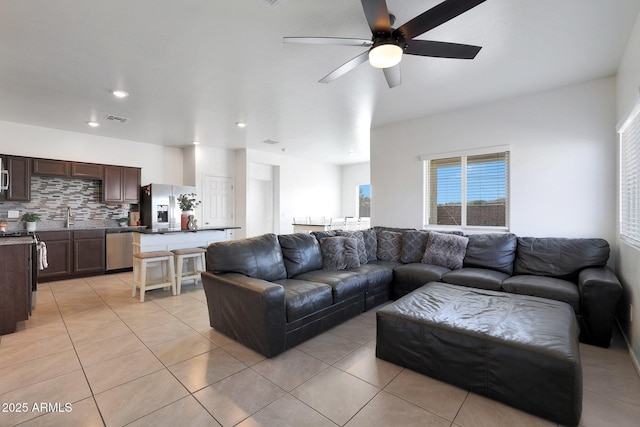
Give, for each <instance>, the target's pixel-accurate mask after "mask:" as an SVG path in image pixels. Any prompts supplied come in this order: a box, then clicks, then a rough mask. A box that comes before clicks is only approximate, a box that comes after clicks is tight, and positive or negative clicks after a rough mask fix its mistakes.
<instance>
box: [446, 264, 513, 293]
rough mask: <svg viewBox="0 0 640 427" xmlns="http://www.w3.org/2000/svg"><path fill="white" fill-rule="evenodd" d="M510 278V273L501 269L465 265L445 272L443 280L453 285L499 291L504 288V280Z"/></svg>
mask: <svg viewBox="0 0 640 427" xmlns="http://www.w3.org/2000/svg"><path fill="white" fill-rule="evenodd" d="M508 278H509V275H508V274H506V273H502V272H500V271H495V270H489V269H486V268H473V267H463V268H460V269H458V270H453V271H450V272H449V273H445V274H444V275H443V276H442V281H443V282H445V283H451V284H453V285H461V286H469V287H471V288H478V289H488V290H492V291H499V290H500V289H501V288H502V282H503V281H504V280H506V279H508Z"/></svg>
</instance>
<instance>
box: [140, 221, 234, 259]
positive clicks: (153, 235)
mask: <svg viewBox="0 0 640 427" xmlns="http://www.w3.org/2000/svg"><path fill="white" fill-rule="evenodd" d="M239 228H240V227H231V226H229V227H207V228H200V229H197V230H180V229H175V228H158V229H156V228H147V229H138V230H134V231H135V232H134V233H133V253H134V254H135V253H138V252H155V251H172V250H174V249H187V248H198V247H201V248H206V247H207V246H209V245H210V244H211V243H215V242H222V241H225V240H233V231H234V230H237V229H239Z"/></svg>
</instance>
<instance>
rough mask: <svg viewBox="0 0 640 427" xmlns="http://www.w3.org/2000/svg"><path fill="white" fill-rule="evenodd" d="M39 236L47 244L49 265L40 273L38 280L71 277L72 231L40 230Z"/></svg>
mask: <svg viewBox="0 0 640 427" xmlns="http://www.w3.org/2000/svg"><path fill="white" fill-rule="evenodd" d="M37 234H38V237H39V238H40V240H41V241H42V242H44V243H45V244H46V245H47V261H48V264H49V266H48V267H47V268H45V269H44V270H40V271H39V273H38V282H47V281H49V280H61V279H66V278H68V277H71V275H72V271H73V270H72V265H71V249H72V247H71V231H38V233H37Z"/></svg>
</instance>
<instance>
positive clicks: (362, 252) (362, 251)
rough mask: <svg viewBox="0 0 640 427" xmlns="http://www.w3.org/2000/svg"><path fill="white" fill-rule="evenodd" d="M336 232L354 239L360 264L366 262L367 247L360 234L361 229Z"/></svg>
mask: <svg viewBox="0 0 640 427" xmlns="http://www.w3.org/2000/svg"><path fill="white" fill-rule="evenodd" d="M336 234H337V235H338V236H344V237H351V238H352V239H356V243H357V245H358V257H359V259H360V264H366V263H367V249H366V247H365V244H364V235H363V234H362V231H338V232H336Z"/></svg>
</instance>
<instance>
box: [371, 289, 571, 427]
mask: <svg viewBox="0 0 640 427" xmlns="http://www.w3.org/2000/svg"><path fill="white" fill-rule="evenodd" d="M578 335H579V330H578V324H577V321H576V318H575V314H574V311H573V309H572V308H571V306H570V305H568V304H566V303H564V302H560V301H554V300H548V299H544V298H537V297H529V296H525V295H515V294H508V293H504V292H496V291H489V290H482V289H475V288H469V287H462V286H456V285H449V284H443V283H435V282H432V283H428V284H426V285H424V286H422V287H421V288H418V289H416V290H415V291H413V292H412V293H410V294H408V295H406V296H404V297H402V298H400V299H399V300H397V301H395V302H394V303H392V304H389V305H388V306H386V307H384V308H382V309H381V310H379V311H378V313H377V346H376V355H377V357H379V358H381V359H384V360H387V361H389V362H392V363H395V364H398V365H401V366H404V367H407V368H409V369H412V370H414V371H417V372H420V373H423V374H425V375H428V376H430V377H433V378H436V379H439V380H441V381H445V382H448V383H450V384H453V385H456V386H458V387H461V388H463V389H466V390H469V391H471V392H473V393H477V394H481V395H484V396H487V397H489V398H491V399H495V400H498V401H501V402H503V403H506V404H508V405H511V406H513V407H516V408H519V409H522V410H524V411H527V412H530V413H532V414H535V415H538V416H541V417H543V418H547V419H549V420H552V421H555V422H558V423H560V424H564V425H568V426H575V425H578V422H579V421H580V414H581V412H582V367H581V365H580V351H579V347H578Z"/></svg>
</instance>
